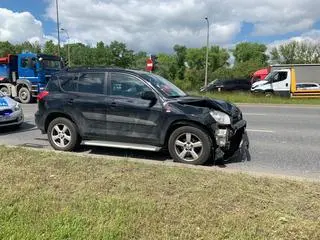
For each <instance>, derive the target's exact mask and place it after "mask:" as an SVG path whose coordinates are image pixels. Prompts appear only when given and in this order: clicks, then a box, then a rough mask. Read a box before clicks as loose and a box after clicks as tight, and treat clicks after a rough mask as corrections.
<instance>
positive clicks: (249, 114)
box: [242, 113, 268, 116]
mask: <svg viewBox="0 0 320 240" xmlns="http://www.w3.org/2000/svg"><path fill="white" fill-rule="evenodd" d="M242 114H243V115H247V116H267V115H268V114H266V113H242Z"/></svg>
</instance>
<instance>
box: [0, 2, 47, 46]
mask: <svg viewBox="0 0 320 240" xmlns="http://www.w3.org/2000/svg"><path fill="white" fill-rule="evenodd" d="M0 19H1V24H0V41H10V42H13V43H16V42H23V41H42V39H43V29H42V23H41V22H40V21H38V20H37V19H35V18H34V16H32V14H31V13H29V12H21V13H19V12H13V11H10V10H8V9H4V8H0Z"/></svg>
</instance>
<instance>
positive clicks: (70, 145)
mask: <svg viewBox="0 0 320 240" xmlns="http://www.w3.org/2000/svg"><path fill="white" fill-rule="evenodd" d="M47 135H48V139H49V142H50V144H51V146H52V147H53V148H54V149H55V150H59V151H73V150H75V149H76V148H78V147H79V145H80V136H79V134H78V133H77V128H76V125H75V124H74V123H73V122H72V121H70V120H69V119H66V118H56V119H54V120H53V121H51V122H50V124H49V126H48V133H47Z"/></svg>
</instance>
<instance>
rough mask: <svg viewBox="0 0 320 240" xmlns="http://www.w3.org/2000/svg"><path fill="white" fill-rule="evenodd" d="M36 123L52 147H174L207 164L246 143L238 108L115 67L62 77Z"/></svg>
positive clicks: (43, 96)
mask: <svg viewBox="0 0 320 240" xmlns="http://www.w3.org/2000/svg"><path fill="white" fill-rule="evenodd" d="M35 117H36V124H37V126H38V128H39V129H40V130H41V131H42V133H47V135H48V138H49V141H50V144H51V146H52V147H53V148H54V149H57V150H62V151H71V150H74V149H76V147H78V146H79V145H80V144H84V145H91V146H105V147H115V148H125V149H139V150H146V151H155V152H156V151H160V150H161V149H168V150H169V152H170V155H171V156H172V158H173V159H174V161H177V162H182V163H189V164H203V163H205V162H206V161H208V160H209V159H213V158H214V157H215V155H216V154H217V152H218V151H219V153H220V154H221V153H222V154H224V155H225V156H231V155H233V154H234V153H235V152H236V151H237V150H238V148H239V146H240V144H241V142H242V140H243V139H244V138H246V121H245V120H243V118H242V113H241V111H240V109H239V108H238V107H236V106H235V105H233V104H231V103H229V102H225V101H221V100H215V99H209V98H203V97H191V96H188V95H187V94H186V93H184V92H183V91H182V90H180V89H179V88H178V87H176V86H175V85H173V84H172V83H171V82H170V81H168V80H166V79H165V78H163V77H161V76H158V75H156V74H152V73H148V72H143V71H135V70H127V69H115V68H103V69H90V68H78V69H76V68H74V69H66V70H64V71H61V72H59V73H58V74H56V75H55V76H53V77H52V79H51V80H50V81H49V83H48V85H47V87H46V90H45V91H43V92H41V93H40V94H39V95H38V111H37V113H36V115H35Z"/></svg>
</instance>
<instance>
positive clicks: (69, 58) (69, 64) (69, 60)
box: [60, 28, 71, 67]
mask: <svg viewBox="0 0 320 240" xmlns="http://www.w3.org/2000/svg"><path fill="white" fill-rule="evenodd" d="M60 30H61V31H64V32H65V33H66V34H67V37H68V67H71V55H70V36H69V33H68V31H67V29H65V28H61V29H60Z"/></svg>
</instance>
